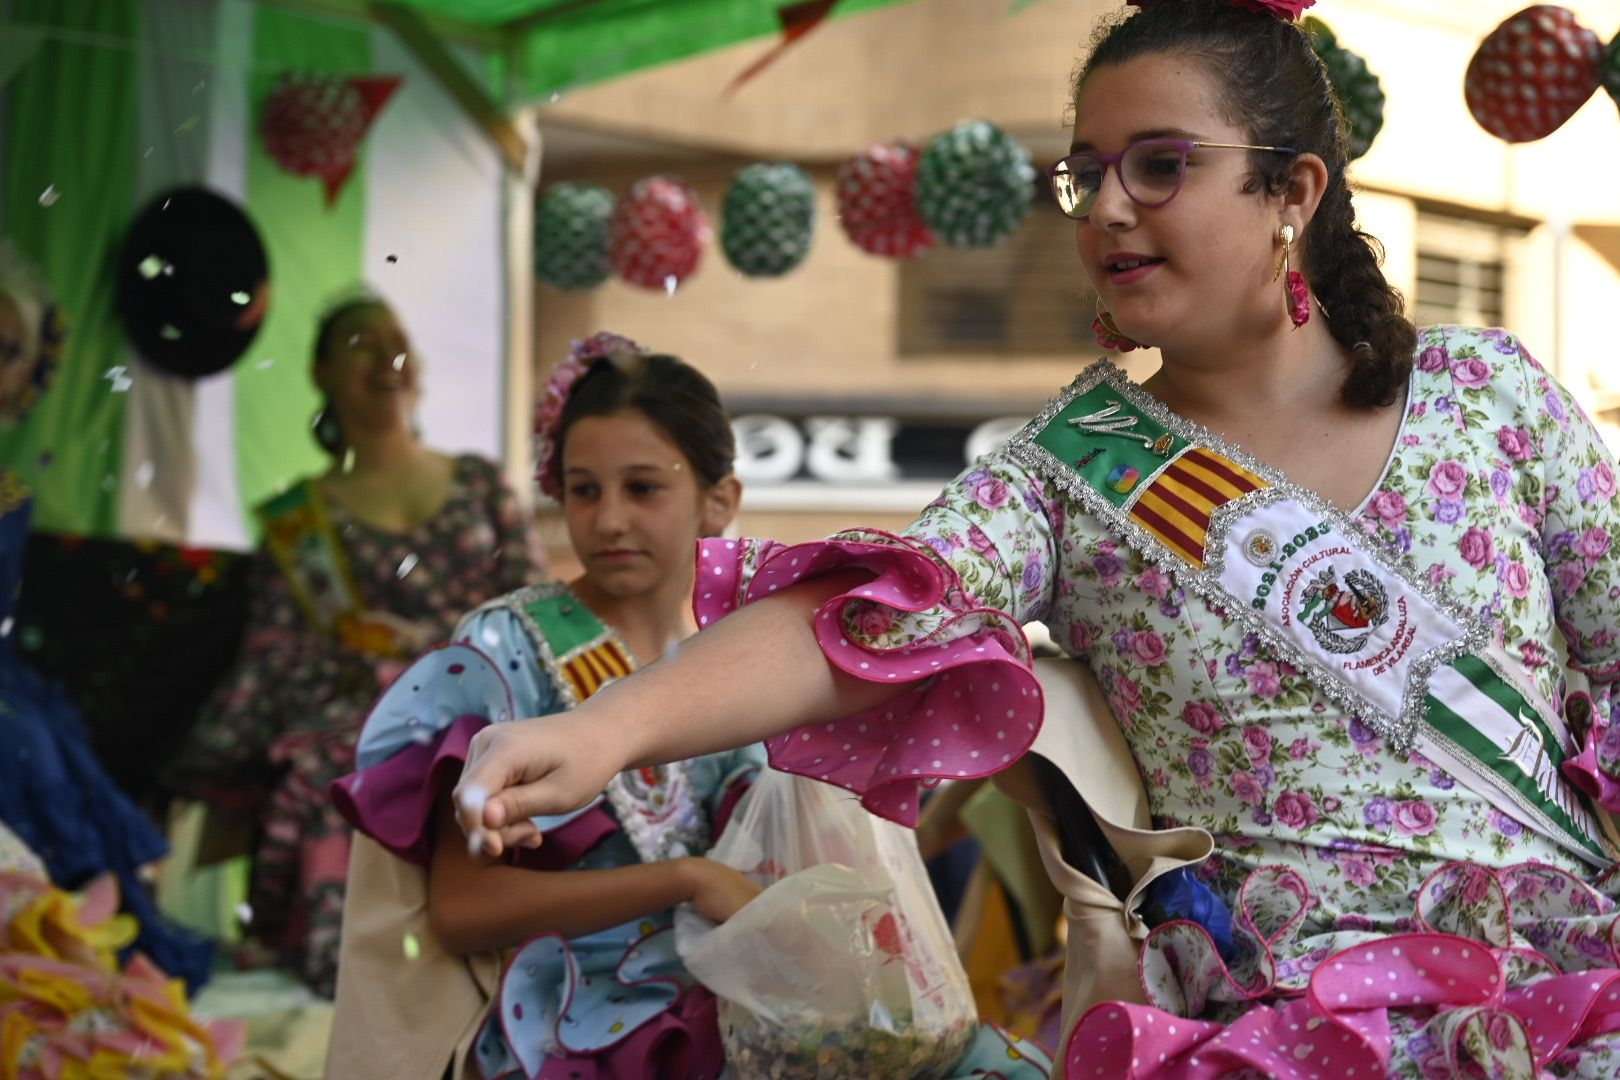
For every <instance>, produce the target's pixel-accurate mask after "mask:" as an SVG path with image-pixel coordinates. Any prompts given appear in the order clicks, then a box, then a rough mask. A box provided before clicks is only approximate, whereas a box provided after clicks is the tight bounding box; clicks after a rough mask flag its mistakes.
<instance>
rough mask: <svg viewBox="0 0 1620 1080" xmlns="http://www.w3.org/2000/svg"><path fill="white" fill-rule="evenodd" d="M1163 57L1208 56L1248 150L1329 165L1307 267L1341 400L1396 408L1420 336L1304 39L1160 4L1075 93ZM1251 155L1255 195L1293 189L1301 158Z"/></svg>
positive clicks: (1111, 28) (1230, 12)
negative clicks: (1357, 188) (1294, 168)
mask: <svg viewBox="0 0 1620 1080" xmlns="http://www.w3.org/2000/svg"><path fill="white" fill-rule="evenodd" d="M1159 53H1176V54H1180V55H1185V56H1191V57H1195V58H1196V59H1198V60H1200V61H1201V62H1202V63H1203V65H1204V69H1205V70H1206V71H1207V72H1208V73H1209V74H1210V76H1211V77H1212V78H1213V79H1214V81H1215V83H1216V86H1217V87H1218V92H1219V96H1220V104H1221V107H1222V109H1223V112H1224V114H1225V116H1226V119H1227V120H1228V121H1229V122H1230V123H1232V124H1234V125H1237V126H1239V127H1241V128H1244V129H1246V130H1247V132H1248V141H1249V142H1251V143H1255V144H1257V145H1262V146H1287V147H1291V148H1293V149H1294V150H1296V151H1298V152H1300V153H1311V154H1315V155H1317V156H1318V157H1320V158H1321V159H1322V161H1323V162H1324V163H1326V165H1327V171H1328V182H1327V188H1326V189H1325V191H1324V192H1323V195H1322V202H1321V204H1320V205H1319V206H1318V207H1317V209H1316V215H1315V216H1314V217H1313V218H1311V222H1310V224H1309V225H1308V226H1306V228H1305V236H1304V238H1303V239H1304V251H1305V260H1304V261H1305V266H1304V270H1305V275H1306V277H1307V278H1308V279H1309V281H1310V284H1311V288H1312V289H1313V290H1314V291H1315V293H1316V295H1317V297H1318V298H1319V299H1320V300H1321V303H1322V306H1323V307H1324V308H1326V309H1327V313H1328V326H1329V328H1330V329H1331V330H1332V332H1333V337H1334V338H1335V339H1336V340H1337V341H1338V342H1339V343H1340V344H1341V345H1343V346H1344V347H1345V348H1346V349H1348V350H1350V358H1351V367H1350V373H1349V375H1348V376H1346V378H1345V381H1344V384H1343V386H1341V387H1340V391H1339V396H1340V399H1341V400H1342V401H1344V403H1345V404H1347V405H1353V406H1357V407H1363V408H1366V407H1372V406H1380V405H1389V404H1391V403H1392V402H1394V401H1395V400H1396V398H1397V397H1398V396H1399V394H1400V392H1401V390H1402V388H1404V387H1405V385H1406V382H1407V380H1408V378H1409V377H1410V376H1411V372H1412V353H1413V351H1414V350H1415V349H1416V347H1417V330H1416V328H1415V327H1414V326H1413V325H1412V323H1411V321H1410V320H1409V319H1407V317H1406V315H1405V313H1404V305H1403V303H1402V300H1401V294H1400V292H1399V291H1398V290H1396V289H1395V288H1394V287H1393V286H1391V285H1390V284H1389V282H1388V281H1386V280H1385V279H1384V272H1383V270H1382V268H1381V267H1380V265H1379V264H1380V263H1381V261H1382V259H1383V248H1382V246H1381V245H1380V244H1379V243H1378V241H1377V240H1375V239H1374V238H1373V237H1371V236H1369V235H1367V234H1366V233H1364V232H1362V231H1361V230H1360V229H1359V228H1357V227H1356V214H1355V209H1354V207H1352V206H1351V204H1350V184H1349V182H1348V180H1347V179H1346V178H1345V165H1346V164H1347V162H1348V155H1347V152H1346V135H1345V131H1346V128H1345V122H1344V117H1343V113H1342V111H1341V109H1340V107H1339V101H1338V98H1337V96H1336V95H1335V93H1334V91H1333V84H1332V83H1331V82H1330V81H1329V79H1328V74H1327V70H1326V69H1325V68H1324V67H1323V66H1322V62H1321V60H1319V59H1318V58H1317V56H1316V53H1315V52H1314V51H1313V50H1312V49H1311V44H1310V40H1309V38H1308V37H1307V36H1306V34H1305V32H1304V31H1303V30H1301V29H1300V28H1299V27H1297V26H1295V25H1293V24H1292V23H1288V22H1284V21H1283V20H1282V19H1279V18H1277V17H1275V16H1273V15H1264V14H1260V13H1258V12H1252V11H1246V10H1242V9H1240V8H1237V7H1234V6H1232V5H1230V4H1228V3H1225V2H1222V0H1152V2H1151V3H1149V4H1147V5H1146V6H1144V7H1143V8H1142V9H1141V10H1139V11H1137V12H1136V13H1135V14H1133V15H1130V16H1129V17H1127V18H1123V19H1120V18H1118V17H1113V18H1110V19H1108V20H1105V21H1104V22H1103V23H1101V24H1099V25H1098V28H1097V31H1096V34H1095V36H1094V39H1093V44H1092V49H1091V54H1090V56H1089V57H1088V58H1087V60H1086V63H1085V66H1084V67H1083V68H1082V69H1081V71H1080V73H1079V74H1078V75H1077V76H1076V78H1075V87H1074V89H1075V97H1076V98H1078V97H1079V90H1080V87H1081V85H1082V84H1083V83H1084V82H1085V78H1086V73H1087V72H1088V71H1094V70H1096V69H1097V68H1099V67H1103V66H1105V65H1109V64H1121V63H1124V62H1125V61H1127V60H1133V59H1135V58H1137V57H1140V56H1150V55H1155V54H1159ZM1249 157H1250V168H1251V170H1252V173H1251V180H1250V185H1249V190H1251V191H1260V190H1262V189H1263V190H1264V191H1265V192H1266V193H1267V194H1268V195H1276V194H1279V193H1280V192H1282V191H1283V190H1285V189H1286V188H1287V185H1288V177H1289V172H1290V168H1291V165H1292V162H1293V159H1292V158H1290V157H1288V156H1287V155H1285V154H1273V153H1263V152H1255V153H1251V154H1250V155H1249Z"/></svg>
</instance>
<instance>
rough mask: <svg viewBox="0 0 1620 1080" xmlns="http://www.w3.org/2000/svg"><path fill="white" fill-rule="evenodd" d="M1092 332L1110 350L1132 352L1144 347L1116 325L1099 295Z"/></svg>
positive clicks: (1099, 342) (1100, 343)
mask: <svg viewBox="0 0 1620 1080" xmlns="http://www.w3.org/2000/svg"><path fill="white" fill-rule="evenodd" d="M1091 332H1092V333H1093V334H1094V335H1096V338H1097V344H1098V345H1101V346H1102V347H1103V348H1105V349H1107V350H1108V351H1110V352H1130V351H1131V350H1132V349H1140V348H1142V343H1141V342H1140V341H1132V340H1131V339H1130V338H1128V337H1126V336H1125V335H1124V334H1123V333H1121V332H1120V329H1119V327H1117V326H1115V325H1114V317H1113V316H1112V315H1110V314H1109V313H1108V309H1107V308H1105V307H1103V302H1102V297H1100V296H1099V297H1097V317H1096V318H1094V319H1092V320H1091Z"/></svg>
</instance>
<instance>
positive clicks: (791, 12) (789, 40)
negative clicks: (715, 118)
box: [720, 0, 838, 97]
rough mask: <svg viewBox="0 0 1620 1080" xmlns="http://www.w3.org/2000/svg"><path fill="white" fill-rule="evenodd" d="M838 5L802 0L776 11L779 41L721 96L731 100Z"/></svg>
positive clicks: (827, 0) (831, 0) (831, 1)
mask: <svg viewBox="0 0 1620 1080" xmlns="http://www.w3.org/2000/svg"><path fill="white" fill-rule="evenodd" d="M837 5H838V0H801V2H800V3H797V4H789V5H788V6H787V7H785V8H779V9H777V12H776V17H777V18H778V19H779V20H781V23H782V40H781V41H779V42H777V43H776V46H775V47H774V48H772V49H771V51H770V52H768V53H766V54H765V55H764V56H762V57H760V58H759V59H758V60H755V61H754V62H753V63H752V64H749V65H748V67H746V68H744V69H743V71H742V73H741V74H739V75H738V76H737V77H736V78H735V79H732V80H731V83H730V85H728V86H727V87H726V88H725V90H723V91H722V92H721V94H720V96H721V97H730V96H731V95H732V94H735V93H736V92H737V89H738V87H740V86H742V84H743V83H745V82H747V81H748V80H749V79H752V78H753V77H754V76H755V75H758V74H759V73H760V72H762V71H764V70H765V69H766V68H768V67H770V66H771V65H772V64H774V63H776V61H777V60H778V59H779V58H780V57H781V55H782V54H783V53H785V52H787V51H788V50H789V49H790V48H792V47H793V46H794V45H795V44H797V43H798V41H799V39H800V38H802V37H804V36H805V35H806V34H808V33H809V32H810V31H812V30H814V29H815V28H816V27H818V26H820V25H821V24H822V23H823V22H824V21H826V18H827V16H828V15H831V14H832V9H833V8H834V7H836V6H837Z"/></svg>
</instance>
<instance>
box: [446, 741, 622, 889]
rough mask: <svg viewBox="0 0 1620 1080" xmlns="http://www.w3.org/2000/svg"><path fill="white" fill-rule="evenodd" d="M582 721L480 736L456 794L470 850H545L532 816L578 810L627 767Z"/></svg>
mask: <svg viewBox="0 0 1620 1080" xmlns="http://www.w3.org/2000/svg"><path fill="white" fill-rule="evenodd" d="M581 716H582V714H579V713H572V712H569V713H558V714H555V715H552V716H538V717H531V718H530V719H528V720H515V721H512V722H511V723H507V724H491V725H490V726H489V727H486V728H484V729H483V730H482V731H480V732H479V733H478V734H477V735H474V736H473V739H472V744H471V745H470V746H469V747H468V748H467V761H466V764H465V765H463V766H462V770H461V782H460V783H459V784H457V785H456V791H455V804H456V820H457V822H458V823H459V824H460V825H461V829H462V831H463V832H465V833H466V834H467V842H468V849H469V850H470V851H472V852H473V853H474V854H477V853H480V852H481V853H483V854H485V855H488V856H491V857H495V856H498V855H500V854H501V853H502V852H503V851H505V850H507V849H508V848H512V847H518V846H523V847H539V846H540V839H541V838H540V833H539V830H537V829H536V828H535V827H534V824H533V823H532V822H531V821H530V820H529V818H530V817H531V816H534V815H550V814H565V813H568V812H569V811H571V810H577V809H579V808H580V807H581V806H584V805H585V804H586V803H588V802H590V801H591V800H592V799H594V798H595V797H596V796H597V795H598V794H600V793H601V791H602V789H603V788H605V787H606V786H607V784H608V781H609V780H612V779H613V777H614V775H615V774H616V773H619V772H621V771H623V769H624V768H625V767H626V766H627V765H628V762H625V761H623V760H621V759H620V758H619V757H617V756H615V754H614V743H613V741H612V740H611V739H605V738H603V737H602V732H601V730H600V729H596V730H592V726H591V725H590V724H589V723H588V718H587V722H585V723H581V722H580V720H581Z"/></svg>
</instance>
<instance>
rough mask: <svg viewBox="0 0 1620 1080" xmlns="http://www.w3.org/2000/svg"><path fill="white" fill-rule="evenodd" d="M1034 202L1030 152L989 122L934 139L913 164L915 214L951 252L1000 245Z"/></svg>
mask: <svg viewBox="0 0 1620 1080" xmlns="http://www.w3.org/2000/svg"><path fill="white" fill-rule="evenodd" d="M1034 196H1035V169H1034V167H1033V166H1031V165H1030V163H1029V152H1028V151H1026V150H1025V149H1024V148H1023V147H1022V146H1020V145H1019V144H1018V142H1017V141H1016V140H1014V139H1013V138H1012V136H1010V135H1008V134H1007V133H1006V132H1005V131H1002V130H1001V129H1000V128H998V127H996V125H994V124H992V123H990V122H989V121H988V120H966V121H963V122H962V123H960V124H957V125H956V126H955V127H953V128H951V129H950V130H949V131H946V132H942V133H941V134H939V135H936V136H934V138H933V139H932V140H931V141H930V142H929V143H928V145H927V147H925V148H924V149H923V152H922V158H921V159H920V160H919V161H918V163H917V212H918V213H919V214H921V215H922V219H923V221H924V222H926V223H927V224H928V227H929V229H931V230H933V233H934V235H935V236H937V237H938V238H939V239H940V240H942V241H944V242H945V243H947V244H949V245H951V246H952V247H968V248H982V247H991V246H993V245H995V244H999V243H1001V242H1002V241H1003V240H1005V239H1007V238H1008V237H1009V236H1011V235H1012V234H1013V233H1015V232H1017V231H1018V226H1020V225H1022V224H1023V223H1024V218H1025V217H1027V216H1028V215H1029V207H1030V203H1031V202H1032V200H1033V199H1034Z"/></svg>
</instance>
